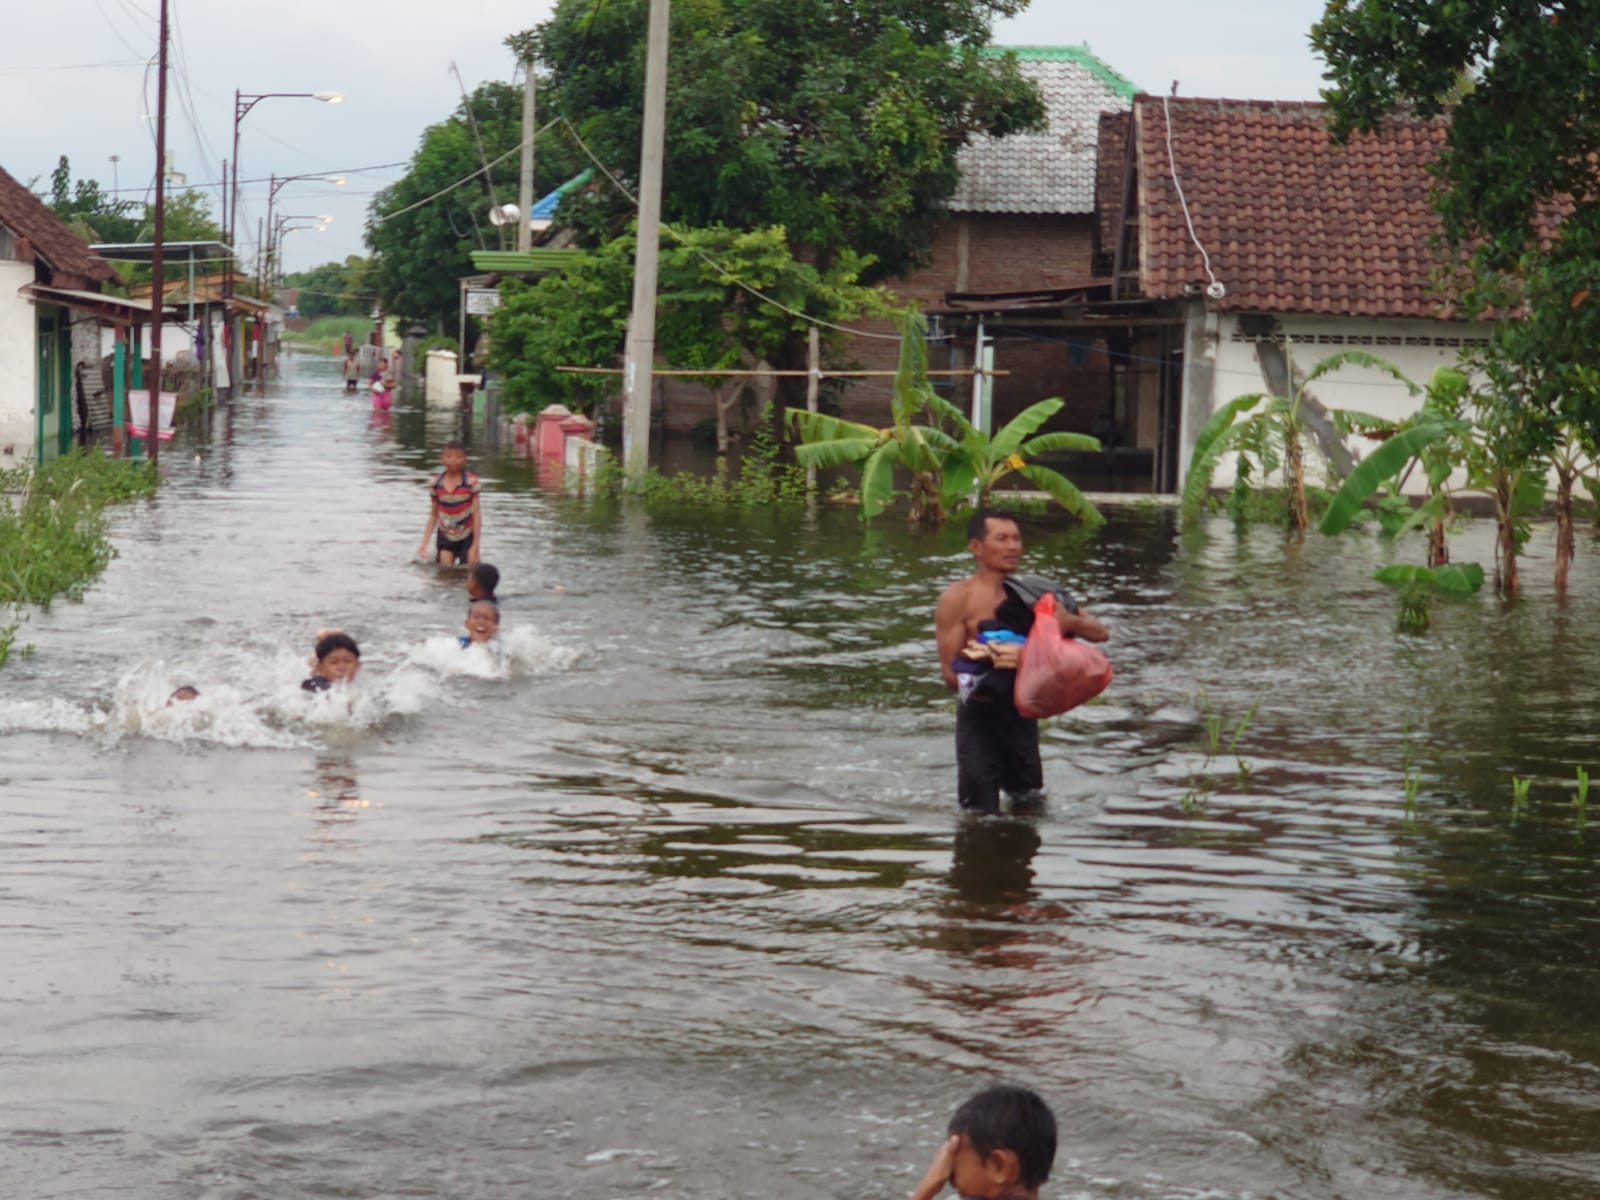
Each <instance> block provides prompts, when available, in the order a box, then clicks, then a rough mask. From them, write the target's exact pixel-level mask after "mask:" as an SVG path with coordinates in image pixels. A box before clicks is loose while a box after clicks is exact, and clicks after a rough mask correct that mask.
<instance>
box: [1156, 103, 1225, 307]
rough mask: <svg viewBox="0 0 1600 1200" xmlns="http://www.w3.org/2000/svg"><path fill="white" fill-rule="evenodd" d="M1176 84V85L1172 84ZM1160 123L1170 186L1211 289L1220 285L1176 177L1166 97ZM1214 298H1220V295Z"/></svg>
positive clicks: (1180, 183) (1180, 184)
mask: <svg viewBox="0 0 1600 1200" xmlns="http://www.w3.org/2000/svg"><path fill="white" fill-rule="evenodd" d="M1174 86H1176V85H1174ZM1161 115H1162V118H1163V120H1162V124H1163V125H1164V126H1165V127H1166V135H1167V166H1168V167H1169V168H1170V169H1171V171H1172V186H1173V187H1175V188H1177V189H1178V204H1179V206H1180V207H1182V209H1183V220H1184V223H1185V224H1186V225H1188V226H1189V240H1190V241H1191V242H1193V243H1194V247H1195V249H1196V250H1198V251H1200V261H1201V262H1202V263H1203V264H1204V265H1205V269H1206V277H1207V278H1208V279H1210V280H1211V290H1213V291H1214V290H1215V289H1217V288H1220V287H1222V284H1221V283H1219V282H1218V281H1217V274H1216V272H1215V271H1213V270H1212V269H1211V256H1210V255H1209V254H1207V253H1206V248H1205V247H1204V246H1202V245H1201V244H1200V237H1199V235H1198V234H1196V233H1195V231H1194V218H1193V217H1191V216H1190V215H1189V201H1188V199H1187V197H1185V196H1184V194H1183V184H1182V182H1181V181H1179V179H1178V159H1177V156H1176V155H1175V154H1174V153H1173V151H1172V107H1171V105H1170V104H1168V103H1167V97H1165V96H1163V97H1161ZM1215 299H1218V300H1220V299H1222V297H1221V296H1220V295H1218V296H1216V297H1215Z"/></svg>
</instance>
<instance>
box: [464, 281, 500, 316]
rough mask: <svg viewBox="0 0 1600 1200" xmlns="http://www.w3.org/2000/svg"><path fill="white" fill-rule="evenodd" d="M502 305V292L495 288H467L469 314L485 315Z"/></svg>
mask: <svg viewBox="0 0 1600 1200" xmlns="http://www.w3.org/2000/svg"><path fill="white" fill-rule="evenodd" d="M499 307H500V293H499V292H498V291H496V290H495V289H494V288H468V289H467V315H468V316H473V317H485V316H488V315H489V314H490V313H492V312H493V311H494V310H495V309H497V308H499Z"/></svg>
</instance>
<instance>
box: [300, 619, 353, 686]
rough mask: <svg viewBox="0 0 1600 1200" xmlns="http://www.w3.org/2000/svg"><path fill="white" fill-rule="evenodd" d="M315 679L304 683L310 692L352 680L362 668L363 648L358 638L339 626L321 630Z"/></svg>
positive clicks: (312, 678)
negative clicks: (338, 627) (356, 640)
mask: <svg viewBox="0 0 1600 1200" xmlns="http://www.w3.org/2000/svg"><path fill="white" fill-rule="evenodd" d="M314 655H315V657H314V658H313V660H312V663H311V678H309V679H306V680H303V681H302V682H301V684H300V686H301V687H302V688H303V689H305V690H306V691H308V692H325V691H327V690H328V689H329V688H331V687H333V685H334V684H336V683H348V682H350V680H352V679H354V678H355V677H356V672H358V671H360V670H361V649H360V647H358V646H357V645H356V643H355V639H354V638H352V637H351V636H350V635H349V634H347V633H342V632H340V631H339V630H337V629H319V630H317V648H316V650H315V652H314Z"/></svg>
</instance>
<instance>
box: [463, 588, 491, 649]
mask: <svg viewBox="0 0 1600 1200" xmlns="http://www.w3.org/2000/svg"><path fill="white" fill-rule="evenodd" d="M466 626H467V631H466V633H463V634H459V635H458V636H457V637H456V641H458V642H460V643H461V648H462V649H463V650H465V649H466V648H467V647H468V646H473V645H479V646H489V647H490V648H491V649H496V648H497V647H498V643H497V642H496V640H495V639H496V637H497V636H498V635H499V633H500V608H499V606H498V605H496V604H495V603H494V601H492V600H474V601H473V602H472V606H471V607H470V608H468V609H467V620H466Z"/></svg>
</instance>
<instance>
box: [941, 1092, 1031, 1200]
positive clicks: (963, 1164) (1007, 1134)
mask: <svg viewBox="0 0 1600 1200" xmlns="http://www.w3.org/2000/svg"><path fill="white" fill-rule="evenodd" d="M949 1131H950V1133H951V1134H952V1135H956V1136H959V1137H960V1138H961V1148H960V1149H959V1150H957V1151H956V1160H955V1169H954V1170H953V1171H952V1172H951V1175H950V1178H951V1182H952V1183H954V1184H955V1188H956V1191H958V1192H960V1193H961V1194H962V1195H965V1196H1013V1195H1032V1194H1034V1193H1036V1192H1037V1191H1038V1190H1039V1187H1040V1185H1041V1184H1043V1183H1044V1181H1045V1180H1047V1179H1049V1178H1050V1168H1051V1166H1052V1165H1053V1164H1054V1163H1055V1160H1056V1118H1055V1114H1053V1113H1052V1112H1051V1111H1050V1107H1049V1105H1047V1104H1046V1103H1045V1102H1044V1101H1043V1100H1041V1099H1040V1098H1039V1097H1038V1095H1037V1094H1036V1093H1034V1092H1031V1091H1029V1090H1028V1089H1027V1088H1021V1087H1009V1086H1006V1085H1003V1084H1002V1085H998V1086H995V1087H991V1088H985V1089H984V1090H983V1091H981V1092H979V1093H978V1094H977V1095H976V1096H974V1097H972V1099H970V1100H968V1101H967V1102H966V1103H965V1104H963V1105H962V1106H961V1107H960V1108H958V1109H956V1111H955V1115H954V1116H952V1117H951V1118H950V1130H949Z"/></svg>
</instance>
